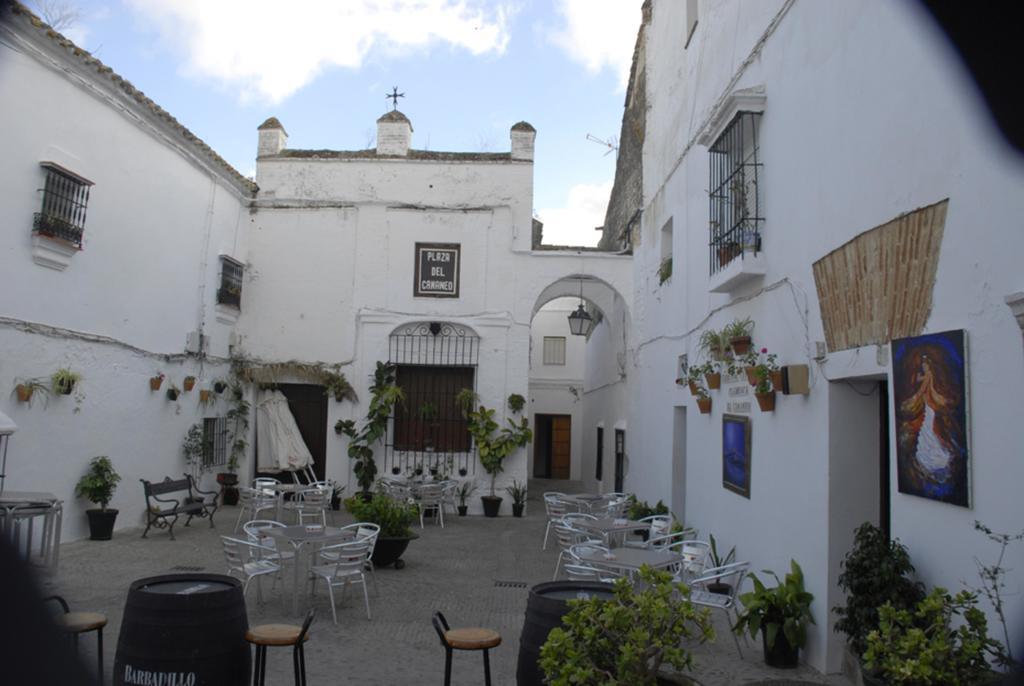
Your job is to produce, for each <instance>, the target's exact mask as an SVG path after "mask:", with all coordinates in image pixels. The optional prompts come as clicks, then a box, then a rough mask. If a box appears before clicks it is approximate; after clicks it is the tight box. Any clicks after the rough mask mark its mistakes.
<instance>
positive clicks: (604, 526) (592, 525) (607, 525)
mask: <svg viewBox="0 0 1024 686" xmlns="http://www.w3.org/2000/svg"><path fill="white" fill-rule="evenodd" d="M572 525H573V527H575V528H577V529H585V530H587V531H593V532H594V533H598V534H601V538H603V539H604V543H605V545H607V546H609V547H611V544H612V541H613V540H614V538H613V534H620V533H621V534H625V533H628V532H630V531H636V530H637V529H650V524H649V523H648V522H638V521H636V520H633V519H625V518H622V517H602V518H601V519H583V518H582V517H581V518H580V519H574V520H573V521H572Z"/></svg>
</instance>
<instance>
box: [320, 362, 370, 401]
mask: <svg viewBox="0 0 1024 686" xmlns="http://www.w3.org/2000/svg"><path fill="white" fill-rule="evenodd" d="M378 364H380V363H379V362H378ZM321 382H322V383H323V385H324V393H325V394H326V395H329V396H331V395H333V396H334V399H335V401H337V402H339V403H340V402H341V401H342V400H345V399H346V398H347V399H349V400H351V401H352V402H355V401H356V400H357V399H358V398H357V397H356V391H355V389H354V388H352V384H350V383H349V382H348V379H346V378H345V375H344V374H342V373H341V365H340V364H336V365H334V366H333V367H332V368H331V369H330V370H327V371H324V372H323V373H322V375H321Z"/></svg>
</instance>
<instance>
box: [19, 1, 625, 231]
mask: <svg viewBox="0 0 1024 686" xmlns="http://www.w3.org/2000/svg"><path fill="white" fill-rule="evenodd" d="M30 4H32V5H33V6H34V7H35V8H38V7H39V4H38V3H30ZM50 4H51V5H54V4H56V5H58V6H59V5H64V6H72V7H75V8H77V9H78V10H79V13H78V16H77V18H76V19H75V21H74V24H73V25H72V26H71V27H70V28H68V29H66V30H65V31H64V32H65V33H66V34H67V35H68V37H70V38H71V39H72V40H74V41H76V42H77V43H78V44H79V45H81V46H82V47H84V48H86V49H87V50H90V51H92V52H94V53H95V54H96V55H97V56H98V57H99V58H100V59H101V60H103V61H104V62H105V63H106V64H107V65H108V66H110V67H112V68H113V69H114V70H115V71H117V72H118V73H120V74H121V75H123V76H125V77H126V78H127V79H128V80H129V81H131V82H132V83H133V84H134V85H135V86H136V87H137V88H139V89H141V90H142V91H144V92H145V93H146V94H147V95H148V96H149V97H151V98H152V99H153V100H155V101H156V102H157V103H158V104H160V105H161V106H162V107H164V108H165V109H166V110H168V111H169V112H170V113H171V114H172V115H174V116H175V117H176V118H177V119H178V120H179V121H180V122H182V123H183V124H184V125H185V126H187V127H188V128H190V129H191V130H192V131H193V132H194V133H196V134H197V135H198V136H200V137H201V138H202V139H203V140H205V141H206V142H207V143H208V144H210V146H212V147H213V148H214V149H215V150H216V151H217V152H218V153H220V154H221V155H222V156H223V157H224V158H225V159H226V160H228V162H230V163H231V164H232V165H234V166H235V167H236V168H237V169H238V170H239V171H240V172H242V173H243V174H246V175H249V174H251V173H252V172H253V170H254V167H255V161H254V158H255V150H256V127H257V126H258V125H259V124H260V123H261V122H262V121H263V120H264V119H266V118H267V117H269V116H276V117H277V118H278V119H280V120H281V122H282V123H283V124H284V126H285V128H286V129H287V131H288V135H289V138H288V146H289V147H292V148H330V149H360V148H366V147H370V146H371V145H372V144H373V143H372V141H373V136H374V134H375V131H376V128H375V122H376V119H377V117H379V116H380V115H381V114H383V113H384V112H385V111H386V110H387V109H389V106H388V105H387V101H385V98H384V95H385V93H387V92H389V91H390V90H391V87H392V86H398V89H399V91H402V92H404V93H405V94H406V97H405V98H404V99H402V100H400V101H399V109H400V110H402V111H403V112H404V113H405V114H406V115H408V117H409V118H410V120H411V121H412V124H413V128H414V133H413V146H414V147H416V148H429V149H431V150H459V151H463V150H464V151H483V150H486V151H504V150H508V146H509V138H508V135H509V134H508V131H509V127H510V126H511V125H512V124H514V123H515V122H517V121H520V120H526V121H529V122H530V123H531V124H533V125H534V126H535V127H536V128H537V132H538V133H537V147H536V159H535V166H534V184H535V190H534V208H535V212H536V214H537V215H538V216H539V217H540V218H541V219H542V220H543V221H544V223H545V242H552V243H574V244H586V245H592V244H594V243H596V241H597V238H598V233H597V232H596V231H594V227H595V226H597V225H599V224H601V222H602V220H603V216H604V207H605V205H606V203H607V197H608V192H609V191H610V189H611V182H612V179H613V177H614V172H615V155H614V153H612V154H607V155H606V154H605V153H606V152H607V149H606V148H603V147H602V146H601V145H599V144H597V143H594V142H591V141H588V140H587V139H586V135H587V134H588V133H589V134H592V135H594V136H596V137H598V138H601V139H606V140H607V139H609V138H611V137H617V136H618V134H619V127H620V123H621V117H622V108H623V100H624V97H625V82H626V77H627V75H628V70H629V64H630V61H631V58H632V52H633V44H634V42H635V38H636V31H637V28H638V27H639V23H640V5H641V0H507V1H502V0H489V1H485V0H302V1H301V2H299V1H298V0H297V1H296V2H294V3H282V2H270V1H269V0H247V1H244V2H243V1H242V0H79V1H78V2H74V1H73V0H50Z"/></svg>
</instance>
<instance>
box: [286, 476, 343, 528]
mask: <svg viewBox="0 0 1024 686" xmlns="http://www.w3.org/2000/svg"><path fill="white" fill-rule="evenodd" d="M331 492H332V489H331V486H330V485H329V484H326V483H317V484H315V485H313V486H311V487H310V488H307V489H305V490H303V491H300V492H299V493H296V494H295V497H294V498H293V499H292V500H290V501H289V502H287V503H285V509H287V510H290V511H292V512H294V513H295V522H296V524H305V523H306V520H307V519H311V520H314V521H315V520H317V519H319V520H320V524H321V525H322V526H327V509H328V508H329V507H330V506H331Z"/></svg>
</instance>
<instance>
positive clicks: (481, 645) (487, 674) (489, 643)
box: [431, 612, 501, 686]
mask: <svg viewBox="0 0 1024 686" xmlns="http://www.w3.org/2000/svg"><path fill="white" fill-rule="evenodd" d="M431 622H432V623H433V625H434V630H435V631H437V636H438V638H440V639H441V645H442V646H443V647H444V686H451V683H452V651H453V650H482V651H484V686H491V658H490V655H489V654H488V652H487V651H489V650H490V649H491V648H495V647H497V646H499V645H501V634H499V633H498V632H497V631H494V630H492V629H483V628H479V627H473V628H466V629H452V628H451V627H449V626H448V620H447V619H445V618H444V615H443V614H441V613H440V612H435V613H434V616H433V618H432V619H431Z"/></svg>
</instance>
